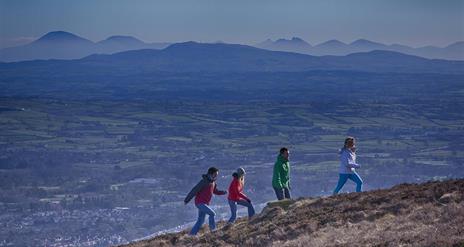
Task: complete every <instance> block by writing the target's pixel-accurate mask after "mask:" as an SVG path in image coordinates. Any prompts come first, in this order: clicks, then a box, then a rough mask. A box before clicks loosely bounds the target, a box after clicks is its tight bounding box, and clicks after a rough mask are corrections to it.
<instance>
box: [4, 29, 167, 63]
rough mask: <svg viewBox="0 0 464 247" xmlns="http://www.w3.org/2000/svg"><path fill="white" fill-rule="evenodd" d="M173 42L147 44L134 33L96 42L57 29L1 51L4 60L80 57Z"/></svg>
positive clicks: (159, 45)
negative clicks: (134, 35)
mask: <svg viewBox="0 0 464 247" xmlns="http://www.w3.org/2000/svg"><path fill="white" fill-rule="evenodd" d="M168 45H169V43H145V42H143V41H141V40H138V39H136V38H134V37H131V36H111V37H109V38H107V39H105V40H102V41H99V42H96V43H95V42H92V41H90V40H88V39H84V38H82V37H79V36H77V35H75V34H72V33H68V32H63V31H56V32H50V33H47V34H45V35H44V36H42V37H41V38H39V39H37V40H35V41H33V42H31V43H29V44H26V45H22V46H17V47H11V48H5V49H1V50H0V61H3V62H15V61H25V60H36V59H77V58H82V57H85V56H88V55H91V54H111V53H116V52H121V51H127V50H138V49H162V48H165V47H167V46H168Z"/></svg>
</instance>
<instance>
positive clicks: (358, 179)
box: [333, 172, 363, 195]
mask: <svg viewBox="0 0 464 247" xmlns="http://www.w3.org/2000/svg"><path fill="white" fill-rule="evenodd" d="M348 179H350V180H352V181H353V182H355V183H356V192H361V191H362V185H363V181H362V179H361V177H360V176H359V175H358V174H357V173H356V172H354V173H340V176H339V178H338V184H337V187H336V188H335V190H334V192H333V194H334V195H336V194H338V192H339V191H340V190H341V189H342V187H343V185H345V183H346V181H347V180H348Z"/></svg>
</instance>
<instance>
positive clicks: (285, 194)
mask: <svg viewBox="0 0 464 247" xmlns="http://www.w3.org/2000/svg"><path fill="white" fill-rule="evenodd" d="M274 191H275V193H276V196H277V200H279V201H280V200H283V199H290V190H289V189H288V188H282V189H279V188H275V187H274Z"/></svg>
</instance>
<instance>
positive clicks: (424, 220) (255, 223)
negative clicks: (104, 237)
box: [127, 179, 464, 247]
mask: <svg viewBox="0 0 464 247" xmlns="http://www.w3.org/2000/svg"><path fill="white" fill-rule="evenodd" d="M463 201H464V179H461V180H450V181H445V182H428V183H425V184H420V185H416V184H401V185H397V186H395V187H393V188H391V189H386V190H376V191H369V192H363V193H350V194H342V195H337V196H331V197H326V198H306V199H305V198H301V199H298V200H294V201H293V200H292V201H282V202H272V203H269V205H268V206H267V207H266V208H264V210H263V212H262V213H260V214H259V215H257V216H255V217H254V218H253V219H252V220H251V221H248V220H246V219H243V218H242V219H240V220H238V221H237V222H236V223H235V224H234V225H231V226H226V227H224V222H221V223H219V224H218V229H219V230H217V231H215V232H213V233H210V232H209V231H208V230H207V227H206V225H205V226H204V227H203V229H202V231H201V232H200V233H199V234H198V236H195V237H191V236H188V235H187V232H188V231H182V232H180V233H173V234H166V235H162V236H158V237H155V238H153V239H150V240H145V241H140V242H137V243H132V244H129V245H127V246H128V247H142V246H279V247H280V246H305V247H306V246H464V202H463Z"/></svg>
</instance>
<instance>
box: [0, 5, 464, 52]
mask: <svg viewBox="0 0 464 247" xmlns="http://www.w3.org/2000/svg"><path fill="white" fill-rule="evenodd" d="M58 30H60V31H67V32H71V33H74V34H76V35H79V36H81V37H84V38H87V39H90V40H92V41H100V40H102V39H105V38H107V37H109V36H112V35H130V36H134V37H136V38H139V39H141V40H143V41H145V42H182V41H189V40H194V41H199V42H215V41H224V42H228V43H242V44H255V43H258V42H261V41H264V40H266V39H268V38H270V39H273V40H275V39H278V38H292V37H300V38H302V39H304V40H306V41H307V42H309V43H310V44H312V45H315V44H318V43H321V42H324V41H327V40H330V39H338V40H340V41H343V42H352V41H354V40H356V39H359V38H365V39H369V40H373V41H377V42H382V43H386V44H393V43H399V44H404V45H410V46H413V47H420V46H426V45H434V46H441V47H443V46H446V45H449V44H451V43H454V42H456V41H463V40H464V0H228V1H225V0H0V47H8V46H14V45H19V44H24V43H28V42H31V41H32V40H34V39H37V38H38V37H40V36H42V35H44V34H46V33H47V32H50V31H58Z"/></svg>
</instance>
